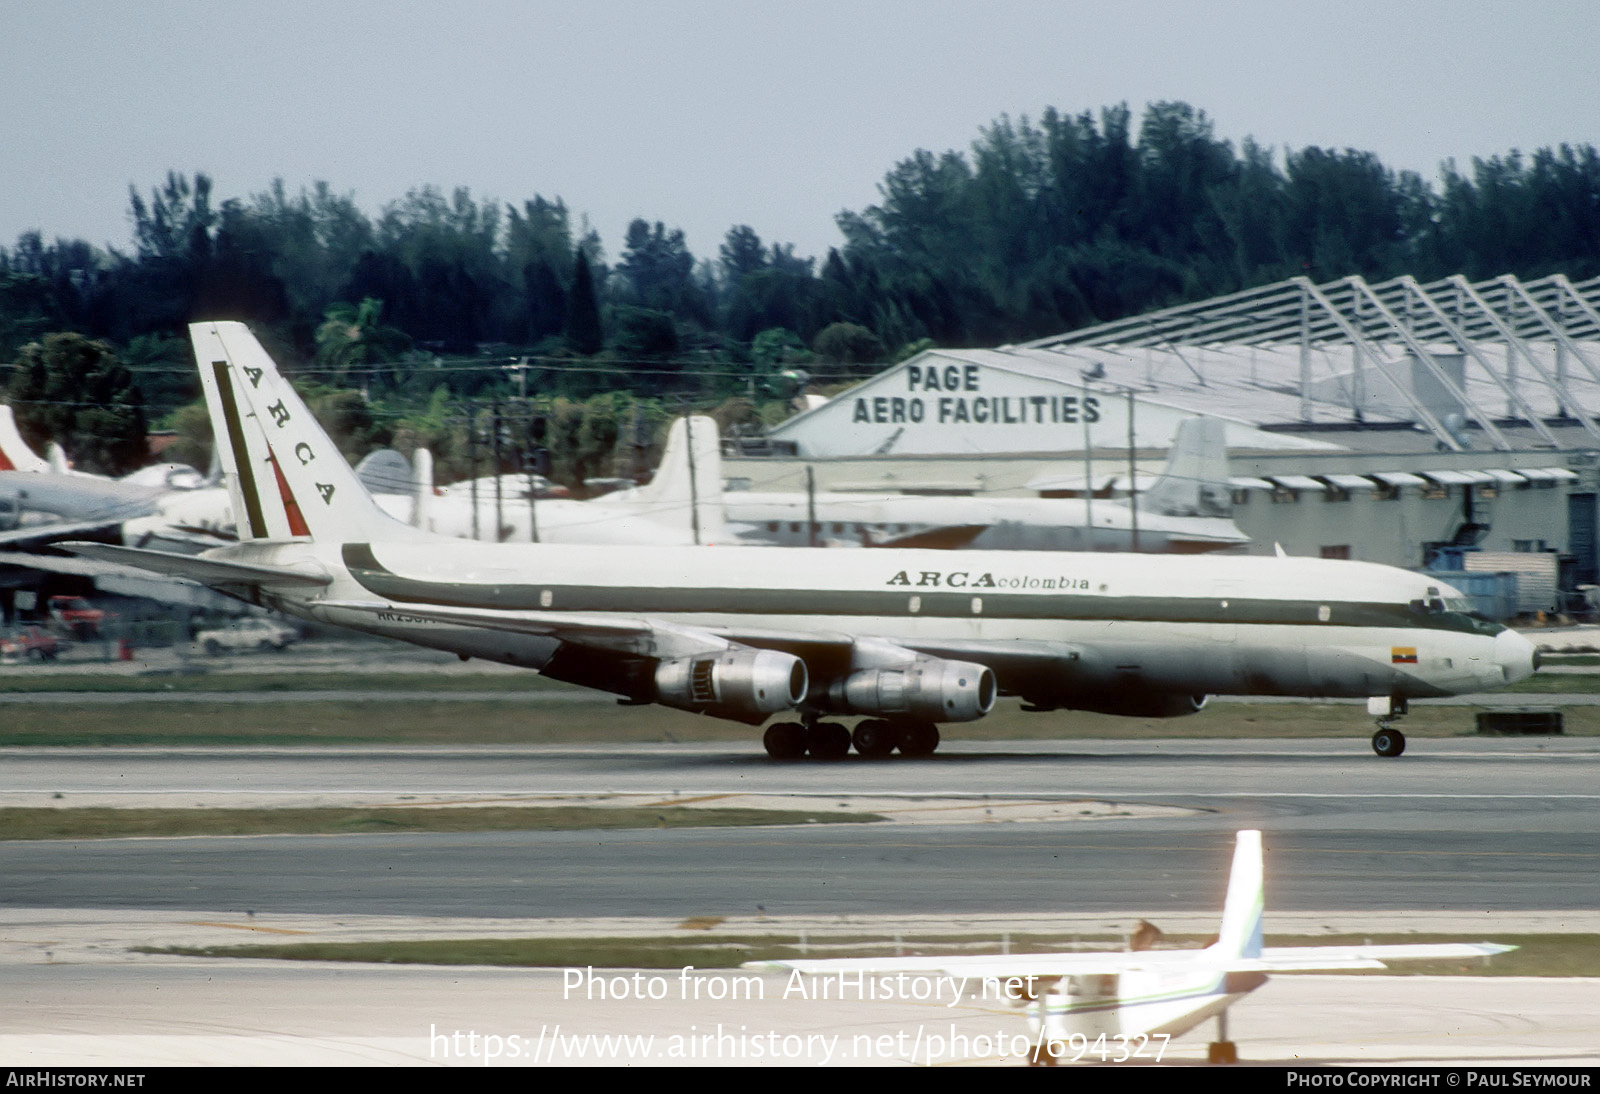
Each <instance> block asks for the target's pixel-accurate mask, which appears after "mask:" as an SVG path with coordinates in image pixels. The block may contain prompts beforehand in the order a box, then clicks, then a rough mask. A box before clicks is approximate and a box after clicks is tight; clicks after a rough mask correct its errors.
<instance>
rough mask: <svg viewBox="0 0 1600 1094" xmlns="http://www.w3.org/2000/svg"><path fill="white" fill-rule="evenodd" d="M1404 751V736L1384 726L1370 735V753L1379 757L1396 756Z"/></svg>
mask: <svg viewBox="0 0 1600 1094" xmlns="http://www.w3.org/2000/svg"><path fill="white" fill-rule="evenodd" d="M1405 750H1406V735H1405V734H1404V733H1401V732H1400V731H1399V730H1398V729H1391V728H1389V727H1388V726H1384V727H1382V728H1381V729H1379V730H1378V732H1376V733H1374V734H1373V735H1372V751H1374V752H1376V753H1377V754H1378V755H1380V756H1398V755H1400V753H1402V752H1404V751H1405Z"/></svg>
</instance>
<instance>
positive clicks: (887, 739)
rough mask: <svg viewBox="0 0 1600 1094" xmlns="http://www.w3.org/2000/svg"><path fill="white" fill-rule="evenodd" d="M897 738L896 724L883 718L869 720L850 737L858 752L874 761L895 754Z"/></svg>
mask: <svg viewBox="0 0 1600 1094" xmlns="http://www.w3.org/2000/svg"><path fill="white" fill-rule="evenodd" d="M896 738H897V734H896V733H895V730H894V724H893V723H891V722H886V721H884V720H883V719H881V718H868V719H867V720H866V721H864V722H862V723H861V724H860V725H858V726H856V730H855V732H854V733H852V734H851V735H850V739H851V741H853V742H854V744H855V746H856V751H857V752H859V753H860V754H861V755H863V756H865V757H867V758H868V759H872V760H880V759H882V758H883V757H885V756H887V755H889V753H891V752H893V751H894V746H895V741H896Z"/></svg>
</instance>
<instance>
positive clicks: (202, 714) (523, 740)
mask: <svg viewBox="0 0 1600 1094" xmlns="http://www.w3.org/2000/svg"><path fill="white" fill-rule="evenodd" d="M0 709H3V711H4V716H3V717H0V746H8V747H9V746H78V747H81V746H101V745H107V746H119V745H120V746H134V745H142V746H169V747H170V746H186V745H187V746H221V745H313V744H325V745H362V744H372V745H526V744H579V743H589V744H592V743H596V742H604V743H607V744H627V743H636V744H646V743H663V742H668V743H678V742H690V741H700V742H705V741H730V742H741V743H742V745H744V746H748V748H749V750H750V751H751V753H752V754H753V755H760V753H761V744H760V740H761V731H760V730H759V729H754V728H751V727H749V726H745V725H741V724H739V723H737V722H727V721H721V720H719V719H715V718H706V717H703V716H701V715H696V714H690V713H688V712H686V711H680V710H672V709H670V708H668V707H660V706H646V707H626V708H620V707H617V706H615V705H614V704H611V703H605V702H596V703H561V704H550V705H548V706H540V705H538V704H537V703H529V702H527V701H526V700H523V699H512V698H508V699H507V700H505V701H498V700H493V699H484V700H479V699H471V700H460V701H450V700H440V701H438V702H429V701H427V700H385V699H383V698H382V697H381V696H377V695H374V696H372V697H370V698H368V697H362V698H359V699H344V700H337V701H335V700H301V699H298V698H297V699H291V700H284V701H280V702H273V701H269V700H266V699H263V700H262V701H261V702H259V703H250V702H230V703H211V702H206V701H203V700H197V701H195V702H192V703H189V702H186V703H177V704H172V703H157V702H140V701H139V699H138V697H137V696H129V697H128V699H127V701H126V702H122V703H118V704H116V705H115V706H110V707H108V706H106V705H104V704H96V703H85V704H82V705H77V704H74V703H71V702H69V701H64V702H61V703H47V704H41V705H34V704H16V705H13V706H9V707H8V706H6V705H5V702H4V700H3V699H0ZM1475 714H1476V708H1473V707H1466V706H1461V707H1457V706H1449V707H1432V706H1430V707H1413V708H1412V712H1411V714H1410V715H1409V716H1407V717H1406V718H1405V719H1404V720H1403V721H1402V722H1401V723H1400V728H1401V729H1403V730H1404V731H1405V734H1406V735H1407V736H1408V737H1413V738H1424V737H1457V736H1464V735H1471V734H1473V733H1475V732H1476V728H1477V727H1476V723H1475V721H1474V716H1475ZM1564 722H1565V730H1566V733H1567V735H1568V736H1573V737H1578V736H1596V735H1600V707H1569V708H1565V716H1564ZM1372 725H1373V724H1372V721H1371V720H1370V719H1369V718H1368V717H1367V716H1366V712H1365V711H1364V710H1363V709H1362V708H1361V707H1359V706H1355V705H1352V704H1317V703H1309V704H1298V703H1296V704H1280V703H1212V704H1210V705H1209V706H1207V707H1206V709H1204V710H1202V711H1201V712H1200V713H1198V714H1194V715H1191V716H1189V717H1187V718H1156V719H1153V718H1123V717H1118V716H1116V715H1110V714H1094V713H1090V712H1086V711H1066V710H1062V711H1051V712H1047V713H1033V714H1029V713H1026V712H1023V711H1022V710H1021V709H1020V707H1019V706H1018V704H1017V703H1016V702H1015V701H1007V702H1004V703H1001V704H1000V705H998V706H997V707H996V708H995V710H994V711H993V712H992V713H991V714H989V715H988V716H987V717H985V718H984V719H983V720H982V721H979V722H972V723H965V724H962V725H954V726H948V727H946V729H945V735H946V736H947V737H948V738H949V739H950V740H968V741H1016V740H1023V741H1025V740H1070V739H1072V738H1074V737H1092V738H1108V739H1112V740H1140V739H1168V738H1184V737H1194V738H1207V737H1212V738H1218V739H1272V738H1281V739H1299V738H1311V737H1347V738H1350V740H1351V743H1352V745H1353V746H1354V745H1358V744H1361V745H1363V746H1364V741H1365V739H1366V738H1367V737H1368V736H1370V735H1371V733H1372Z"/></svg>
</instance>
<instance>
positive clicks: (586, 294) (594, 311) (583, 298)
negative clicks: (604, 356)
mask: <svg viewBox="0 0 1600 1094" xmlns="http://www.w3.org/2000/svg"><path fill="white" fill-rule="evenodd" d="M565 334H566V338H567V345H569V346H571V347H572V351H573V352H574V353H581V354H583V355H584V356H585V357H589V356H593V355H594V354H596V353H599V352H600V350H601V349H602V348H603V347H604V345H605V337H604V334H603V331H602V328H601V326H600V302H599V300H598V299H597V298H596V296H595V291H594V277H593V275H591V274H590V272H589V260H588V258H586V257H585V256H584V253H583V248H581V247H580V248H579V249H578V255H577V258H576V259H574V260H573V265H572V292H571V294H569V295H568V297H567V324H566V330H565Z"/></svg>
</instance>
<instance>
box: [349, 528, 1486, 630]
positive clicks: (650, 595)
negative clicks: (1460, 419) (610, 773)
mask: <svg viewBox="0 0 1600 1094" xmlns="http://www.w3.org/2000/svg"><path fill="white" fill-rule="evenodd" d="M343 555H344V564H345V566H346V567H347V568H348V569H349V570H350V573H351V576H353V577H354V578H355V579H356V580H357V581H358V582H360V583H361V585H362V587H363V588H365V589H366V590H367V591H368V592H371V593H374V594H376V595H378V596H381V597H385V598H386V599H389V600H396V601H401V602H404V603H411V604H429V605H436V606H440V607H452V608H473V609H480V610H482V609H488V610H499V611H568V612H631V613H637V614H644V615H652V614H654V615H660V614H669V613H670V614H682V613H728V614H747V613H760V614H764V615H810V616H902V617H905V618H908V619H909V618H914V617H933V618H951V619H979V618H982V619H1055V620H1076V621H1083V622H1127V623H1209V624H1234V625H1249V626H1261V625H1278V626H1323V627H1327V626H1335V627H1388V628H1403V629H1406V630H1418V631H1428V630H1446V631H1466V632H1468V633H1472V632H1477V633H1485V634H1487V633H1491V632H1489V631H1486V630H1484V629H1483V625H1481V624H1475V622H1474V621H1473V620H1471V619H1468V618H1467V617H1466V616H1464V615H1460V614H1458V613H1453V612H1440V613H1425V614H1419V613H1417V612H1414V611H1411V610H1410V609H1409V608H1407V607H1406V606H1405V605H1401V604H1384V603H1379V602H1362V601H1326V600H1248V599H1239V598H1236V597H1230V598H1229V599H1228V601H1227V605H1226V606H1224V604H1223V602H1222V601H1221V600H1220V599H1217V598H1205V599H1201V598H1198V597H1197V598H1192V599H1172V598H1167V597H1155V596H1129V597H1110V596H1075V595H1072V594H1070V593H1068V594H1063V593H1045V594H1040V593H1014V592H1009V591H1006V590H1002V589H991V588H982V589H964V590H962V591H960V592H951V591H941V592H936V591H932V590H921V589H917V588H915V587H912V588H911V589H910V590H902V589H900V588H898V587H897V588H896V589H892V590H889V589H885V590H868V591H860V590H841V589H748V588H746V589H738V588H656V587H651V586H643V587H635V586H612V585H554V584H552V585H524V584H472V583H468V582H457V581H425V580H421V579H418V578H410V577H403V576H401V575H399V574H396V573H394V572H393V571H392V570H390V569H388V567H386V566H384V565H383V563H381V562H379V561H378V559H377V556H376V555H375V554H374V553H373V551H372V546H371V545H370V544H366V543H347V544H345V545H344V550H343ZM975 596H979V597H981V599H982V601H983V610H982V612H981V614H975V613H974V612H973V609H972V601H973V598H974V597H975ZM912 597H916V598H917V600H918V601H919V604H918V610H917V611H915V612H912V611H911V610H910V607H909V603H910V600H911V598H912ZM1324 608H1326V609H1328V612H1329V616H1328V619H1327V620H1323V619H1321V618H1320V615H1319V613H1320V612H1321V611H1322V609H1324Z"/></svg>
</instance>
